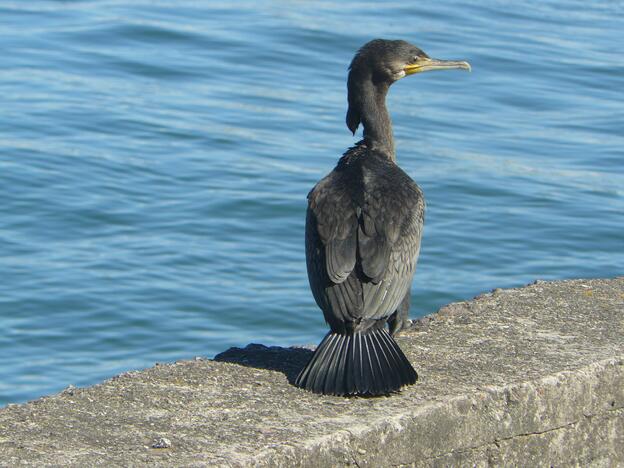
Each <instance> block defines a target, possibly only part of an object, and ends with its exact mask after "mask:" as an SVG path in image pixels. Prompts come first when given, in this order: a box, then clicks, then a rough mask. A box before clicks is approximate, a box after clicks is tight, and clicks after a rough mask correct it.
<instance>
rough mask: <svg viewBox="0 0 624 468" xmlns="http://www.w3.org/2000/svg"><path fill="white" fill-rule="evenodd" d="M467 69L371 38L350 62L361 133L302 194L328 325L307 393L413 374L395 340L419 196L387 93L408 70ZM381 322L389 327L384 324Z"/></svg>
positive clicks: (406, 294) (405, 309)
mask: <svg viewBox="0 0 624 468" xmlns="http://www.w3.org/2000/svg"><path fill="white" fill-rule="evenodd" d="M445 69H466V70H468V71H470V65H469V64H468V63H467V62H465V61H451V60H437V59H433V58H431V57H429V56H428V55H427V54H426V53H425V52H423V51H422V50H421V49H419V48H418V47H416V46H415V45H412V44H410V43H409V42H406V41H403V40H387V39H374V40H372V41H370V42H368V43H366V44H364V45H363V46H362V47H361V48H360V49H359V50H358V51H357V53H356V54H355V56H354V58H353V60H352V61H351V64H350V66H349V73H348V79H347V90H348V99H347V100H348V110H347V115H346V124H347V127H348V129H349V130H350V131H351V132H352V133H353V135H355V133H356V131H357V129H358V127H359V126H360V124H361V125H362V127H363V138H362V140H360V141H359V142H357V143H356V144H355V145H354V146H353V147H351V148H349V149H348V150H347V151H346V152H345V153H344V154H343V156H342V157H341V158H340V159H339V161H338V163H337V165H336V167H335V168H334V169H333V170H332V171H331V172H330V173H329V174H328V175H327V176H325V177H324V178H322V179H321V180H320V181H319V182H318V183H317V184H316V185H315V186H314V188H313V189H312V190H311V191H310V192H309V194H308V197H307V198H308V207H307V212H306V227H305V252H306V265H307V271H308V280H309V283H310V289H311V290H312V294H313V296H314V299H315V301H316V303H317V305H318V306H319V308H320V309H321V310H322V312H323V316H324V318H325V321H326V322H327V324H328V325H329V328H330V330H329V332H328V333H327V334H326V335H325V337H324V338H323V340H322V341H321V343H320V344H319V345H318V346H317V348H316V350H315V351H314V353H313V354H312V356H311V358H310V360H309V362H308V363H307V364H306V365H305V366H304V368H303V369H302V370H301V371H300V372H299V374H298V376H297V377H296V379H295V381H294V384H295V386H297V387H301V388H303V389H305V390H308V391H311V392H313V393H318V394H325V395H338V396H351V395H358V396H380V395H389V394H391V393H395V392H398V391H400V389H401V388H402V387H404V386H406V385H411V384H414V383H415V382H416V381H417V379H418V374H417V373H416V371H415V370H414V368H413V367H412V365H411V363H410V362H409V360H408V359H407V357H406V356H405V354H404V353H403V352H402V351H401V348H400V347H399V345H398V344H397V342H396V341H395V340H394V337H395V336H396V334H397V333H398V332H400V331H401V330H403V329H406V328H409V326H410V323H411V322H410V320H409V307H410V297H411V284H412V278H413V276H414V271H415V268H416V261H417V259H418V254H419V251H420V241H421V235H422V231H423V224H424V213H425V200H424V197H423V192H422V190H421V189H420V187H419V186H418V185H417V184H416V183H415V182H414V181H413V180H412V179H411V178H410V177H409V176H408V175H407V173H405V172H404V171H403V170H402V169H401V168H400V167H399V166H398V165H397V161H396V155H395V145H394V137H393V131H392V123H391V120H390V115H389V113H388V109H387V107H386V95H387V93H388V90H389V88H390V86H391V85H392V84H393V83H395V82H396V81H398V80H400V79H401V78H404V77H406V76H410V75H414V74H418V73H422V72H426V71H430V70H445ZM386 326H387V329H386Z"/></svg>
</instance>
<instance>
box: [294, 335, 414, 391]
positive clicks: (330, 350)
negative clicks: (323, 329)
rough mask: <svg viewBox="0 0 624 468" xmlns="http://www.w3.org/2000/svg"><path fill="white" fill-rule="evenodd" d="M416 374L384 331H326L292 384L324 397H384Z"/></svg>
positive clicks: (407, 382)
mask: <svg viewBox="0 0 624 468" xmlns="http://www.w3.org/2000/svg"><path fill="white" fill-rule="evenodd" d="M417 379H418V375H417V374H416V371H415V370H414V368H413V367H412V365H411V364H410V362H409V361H408V360H407V358H406V357H405V354H403V351H401V348H399V345H398V344H397V343H396V341H394V339H393V338H392V337H391V336H390V334H389V333H388V332H387V331H386V329H385V328H376V329H369V330H367V331H365V332H363V333H360V332H357V333H354V334H351V335H340V334H338V333H332V332H329V333H328V334H327V335H325V338H323V341H321V343H320V344H319V345H318V347H317V348H316V351H315V352H314V354H313V355H312V358H311V359H310V362H308V364H306V366H305V367H304V368H303V369H302V370H301V372H300V373H299V375H298V376H297V379H296V380H295V385H296V386H298V387H301V388H304V389H306V390H309V391H311V392H314V393H322V394H325V395H371V396H375V395H387V394H388V393H391V392H395V391H397V390H399V389H400V388H401V387H403V386H404V385H410V384H413V383H415V382H416V380H417Z"/></svg>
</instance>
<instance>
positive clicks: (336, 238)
mask: <svg viewBox="0 0 624 468" xmlns="http://www.w3.org/2000/svg"><path fill="white" fill-rule="evenodd" d="M357 226H358V221H357V214H356V207H355V206H354V203H353V201H352V199H351V195H350V193H349V191H348V187H347V186H346V185H345V184H344V183H343V182H342V180H341V177H340V175H339V174H337V173H336V172H332V173H330V174H329V175H328V176H327V177H325V178H324V179H322V180H321V181H320V182H319V183H318V184H316V186H315V187H314V188H313V189H312V191H311V192H310V193H309V194H308V212H307V217H306V260H307V266H308V278H309V280H310V287H311V289H312V293H313V295H314V299H315V300H316V302H317V304H318V305H319V307H320V308H321V309H322V310H323V312H324V313H325V318H326V320H327V321H328V322H330V324H331V323H333V322H335V321H336V320H337V321H339V322H343V321H348V320H349V318H348V311H350V310H353V309H354V308H357V302H358V301H359V302H360V303H361V300H362V299H361V297H362V294H361V291H360V292H359V294H355V293H353V291H351V289H352V286H347V285H344V287H341V288H339V289H337V290H336V291H335V292H337V293H339V294H338V296H339V297H336V295H335V294H333V293H329V292H328V288H331V287H333V286H337V285H343V284H344V283H345V280H347V278H348V277H349V275H350V274H351V272H352V271H353V268H354V266H355V263H356V249H357ZM339 291H340V292H339Z"/></svg>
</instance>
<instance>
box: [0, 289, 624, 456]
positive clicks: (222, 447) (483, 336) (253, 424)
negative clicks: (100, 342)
mask: <svg viewBox="0 0 624 468" xmlns="http://www.w3.org/2000/svg"><path fill="white" fill-rule="evenodd" d="M399 343H400V345H401V347H402V348H403V350H404V351H405V353H406V354H407V356H408V357H409V359H410V360H411V361H412V362H413V363H414V366H415V367H416V369H417V370H418V372H419V376H420V379H419V381H418V382H417V384H416V385H414V386H411V387H408V388H406V389H404V390H403V391H402V392H400V393H398V394H394V395H390V396H388V397H380V398H340V397H331V396H318V395H314V394H310V393H307V392H305V391H303V390H300V389H298V388H296V387H294V386H293V385H292V383H291V382H292V379H293V378H294V376H295V375H296V373H297V371H298V369H299V368H301V366H302V365H303V364H304V363H305V361H306V360H307V359H308V358H309V355H310V353H311V351H310V350H308V349H305V348H279V347H271V348H267V347H264V346H261V345H252V346H249V347H247V348H243V349H232V350H228V351H227V352H225V353H223V354H222V355H220V356H218V358H217V359H216V360H203V359H200V360H192V361H183V362H178V363H175V364H167V365H157V366H155V367H153V368H150V369H147V370H144V371H136V372H129V373H126V374H122V375H120V376H118V377H115V378H113V379H111V380H109V381H106V382H104V383H102V384H100V385H96V386H94V387H89V388H75V387H69V388H68V389H66V391H64V392H61V393H60V394H58V395H54V396H50V397H46V398H42V399H40V400H37V401H34V402H31V403H27V404H23V405H10V406H9V407H6V408H4V409H0V466H20V465H22V466H29V465H30V466H46V465H47V466H93V465H103V466H143V465H150V466H343V465H344V466H347V465H357V466H361V467H363V466H375V467H377V466H449V465H470V466H473V465H476V466H488V465H525V466H529V465H530V466H536V465H554V466H561V465H563V464H570V463H577V464H581V465H604V466H615V465H617V464H619V463H622V464H624V278H616V279H611V280H573V281H556V282H538V283H536V284H533V285H530V286H527V287H524V288H519V289H510V290H498V289H497V290H495V291H493V292H492V293H489V294H484V295H482V296H479V297H477V298H475V299H474V300H472V301H466V302H459V303H455V304H451V305H449V306H447V307H444V308H442V309H441V310H440V311H439V312H438V313H436V314H432V315H431V316H428V317H425V318H424V319H421V320H419V321H418V322H417V323H416V324H415V326H414V328H413V329H412V330H410V331H408V332H406V333H404V334H403V336H401V337H400V338H399Z"/></svg>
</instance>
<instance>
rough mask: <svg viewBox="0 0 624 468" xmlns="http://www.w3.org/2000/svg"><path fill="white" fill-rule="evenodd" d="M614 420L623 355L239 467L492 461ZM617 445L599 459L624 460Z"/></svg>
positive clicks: (623, 449)
mask: <svg viewBox="0 0 624 468" xmlns="http://www.w3.org/2000/svg"><path fill="white" fill-rule="evenodd" d="M611 416H614V417H615V418H616V419H617V420H616V424H619V425H622V426H624V420H623V416H624V355H622V356H619V357H615V358H610V359H607V360H603V361H598V362H596V363H592V364H590V365H588V366H585V367H581V368H579V369H576V370H571V371H561V372H558V373H556V374H553V375H550V376H546V377H544V378H541V379H538V380H535V381H526V382H518V383H512V384H508V385H505V386H491V387H490V386H487V387H482V388H476V389H475V391H474V393H470V394H464V395H460V396H457V397H455V398H452V399H451V400H448V401H440V402H434V403H429V404H425V405H422V404H421V405H419V406H416V407H414V408H413V409H411V410H410V409H406V412H405V414H402V415H400V416H396V417H393V418H382V417H380V418H377V420H373V421H370V423H369V424H368V425H366V426H364V425H362V426H358V427H352V428H350V429H349V430H348V431H347V430H343V431H338V432H336V433H335V434H332V435H329V436H325V437H322V438H318V439H316V440H312V441H310V442H308V443H307V444H304V445H289V444H282V445H280V446H278V447H273V448H270V449H266V450H264V451H262V452H260V453H259V454H257V455H256V456H254V457H252V458H250V459H249V460H248V461H246V462H245V464H244V465H240V466H277V467H289V466H302V467H313V466H336V465H356V466H359V467H362V466H390V465H392V466H406V465H407V466H420V465H431V464H437V463H442V464H448V463H458V462H461V463H467V462H470V463H476V464H477V465H480V464H481V463H485V464H488V461H489V462H492V461H495V459H496V458H497V457H496V453H494V452H496V451H499V452H500V451H501V450H503V451H504V450H505V447H507V448H508V447H509V442H510V441H514V440H515V439H518V438H524V437H530V436H542V435H548V434H549V433H551V432H555V431H561V430H563V429H566V428H571V427H573V426H575V425H578V424H585V425H587V423H589V424H590V425H591V423H592V421H596V422H598V423H599V421H601V420H602V419H605V418H607V419H609V418H610V417H611ZM618 432H621V431H618ZM582 437H583V438H584V439H586V438H587V437H586V434H585V435H584V436H582ZM611 442H612V443H611V444H610V445H611V446H610V447H609V446H608V447H602V448H601V450H599V452H598V453H599V454H600V456H601V457H602V458H603V459H604V458H606V459H611V460H615V459H624V443H622V444H620V443H617V442H616V441H611ZM587 453H590V454H591V453H592V452H591V451H589V452H587ZM516 455H517V454H516ZM539 456H540V457H541V458H540V460H539V462H540V463H545V462H546V460H548V459H549V457H551V459H552V461H553V462H555V463H556V464H561V463H562V462H564V461H565V460H568V461H570V462H582V463H587V462H590V461H591V460H587V459H585V460H584V459H581V458H583V457H582V456H583V454H578V453H577V454H575V453H573V451H571V450H569V447H565V446H563V447H562V446H559V447H558V446H556V444H554V445H553V444H546V446H545V447H544V450H543V451H541V452H540V453H539ZM589 456H592V455H589ZM579 457H581V458H579ZM519 461H520V462H521V461H524V462H528V461H529V460H526V459H519Z"/></svg>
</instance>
